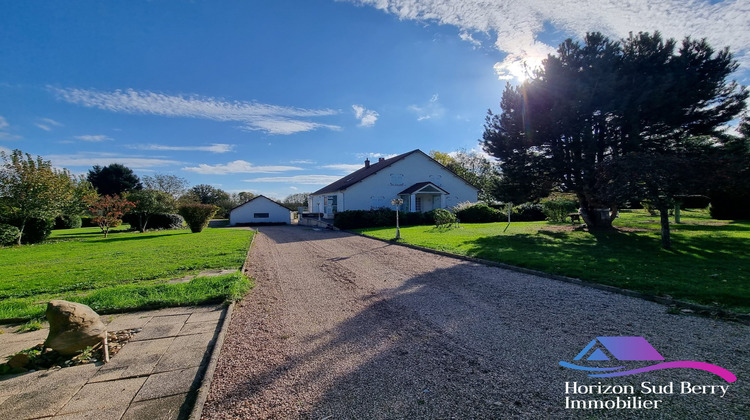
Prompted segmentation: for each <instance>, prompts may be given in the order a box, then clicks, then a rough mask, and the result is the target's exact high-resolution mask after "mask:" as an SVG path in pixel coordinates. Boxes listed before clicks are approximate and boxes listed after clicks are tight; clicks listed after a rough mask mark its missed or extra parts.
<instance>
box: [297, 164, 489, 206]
mask: <svg viewBox="0 0 750 420" xmlns="http://www.w3.org/2000/svg"><path fill="white" fill-rule="evenodd" d="M478 192H479V190H478V189H477V188H476V187H474V186H473V185H471V184H470V183H469V182H468V181H466V180H465V179H463V178H461V177H460V176H458V175H457V174H456V173H455V172H453V171H451V170H450V169H448V168H446V167H445V166H443V165H441V164H440V163H438V162H437V161H436V160H434V159H432V158H431V157H429V156H428V155H427V154H425V153H424V152H422V151H421V150H419V149H417V150H412V151H411V152H408V153H404V154H402V155H398V156H394V157H392V158H389V159H383V158H380V159H379V160H378V161H377V162H374V163H370V161H369V160H365V166H364V167H363V168H362V169H359V170H357V171H355V172H353V173H351V174H349V175H347V176H345V177H343V178H341V179H339V180H338V181H336V182H334V183H332V184H330V185H328V186H326V187H323V188H321V189H319V190H318V191H315V192H314V193H312V194H310V197H309V198H308V210H309V212H310V213H322V214H323V217H325V218H333V215H334V213H336V212H340V211H345V210H371V209H377V208H380V207H390V208H393V206H392V205H391V200H393V199H395V198H401V199H402V200H404V204H402V205H401V210H402V211H407V212H416V211H422V212H425V211H430V210H433V209H436V208H443V209H444V208H449V207H452V206H455V205H456V204H458V203H462V202H464V201H471V202H475V201H477V194H478Z"/></svg>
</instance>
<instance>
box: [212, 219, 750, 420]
mask: <svg viewBox="0 0 750 420" xmlns="http://www.w3.org/2000/svg"><path fill="white" fill-rule="evenodd" d="M260 232H261V234H259V235H257V236H256V238H255V243H254V245H253V249H252V250H251V253H250V262H251V264H250V268H249V270H250V275H252V276H253V277H255V278H256V280H257V286H256V287H255V289H253V291H252V292H250V294H249V295H248V296H247V297H246V299H245V300H244V301H243V302H242V303H241V304H240V305H239V306H238V307H237V308H236V310H235V312H234V316H233V318H232V322H231V324H230V327H229V330H228V334H227V338H226V341H225V342H224V347H223V350H222V353H221V357H220V360H219V363H218V366H217V369H216V373H215V376H214V379H213V382H212V386H211V391H210V396H209V399H208V402H207V403H206V405H205V408H204V411H203V416H204V418H209V419H213V418H312V419H349V418H362V419H370V418H378V419H386V418H388V419H390V418H410V419H411V418H459V419H466V418H566V417H570V418H587V417H588V418H600V417H615V418H616V417H627V418H640V417H643V418H748V416H750V385H748V382H749V381H750V327H748V326H745V325H741V324H736V323H731V322H725V321H717V320H712V319H707V318H700V317H693V316H687V315H671V314H668V313H667V308H666V307H664V306H662V305H659V304H656V303H652V302H647V301H643V300H640V299H636V298H630V297H626V296H621V295H616V294H611V293H608V292H603V291H600V290H596V289H590V288H586V287H581V286H577V285H574V284H568V283H563V282H559V281H555V280H549V279H546V278H541V277H537V276H532V275H527V274H521V273H517V272H513V271H508V270H504V269H500V268H495V267H487V266H483V265H480V264H475V263H470V262H466V261H462V260H458V259H453V258H447V257H442V256H437V255H434V254H430V253H425V252H421V251H416V250H412V249H408V248H405V247H400V246H397V245H391V244H387V243H384V242H380V241H376V240H372V239H367V238H362V237H359V236H355V235H351V234H347V233H342V232H332V231H322V230H312V229H309V228H303V227H291V226H289V227H286V226H280V227H267V228H265V227H264V228H261V229H260ZM598 336H643V337H645V338H646V340H648V342H650V343H651V344H652V345H653V347H654V348H655V349H657V350H658V351H659V353H661V355H662V356H664V358H665V359H666V361H678V360H689V361H701V362H708V363H713V364H716V365H719V366H723V367H724V368H726V369H728V370H730V371H731V372H733V373H734V374H735V375H736V376H737V377H738V378H739V379H738V380H737V381H736V382H734V383H732V384H728V383H727V382H726V381H724V380H723V379H721V378H720V377H718V376H716V375H714V374H712V373H708V372H704V371H699V370H694V369H665V370H661V371H655V372H648V373H641V374H638V375H633V376H624V377H618V378H599V379H596V378H589V377H587V376H586V373H585V372H582V371H576V370H570V369H565V368H562V367H561V366H559V364H558V362H559V361H568V362H574V360H573V358H574V357H575V356H576V355H577V354H578V353H579V352H580V351H581V350H582V349H583V348H584V347H585V346H586V345H587V344H588V343H589V342H590V341H591V340H592V339H594V338H595V337H598ZM630 363H633V362H630ZM635 363H639V362H635ZM640 363H643V362H640ZM647 364H648V363H647ZM566 382H568V383H570V384H572V383H573V382H577V383H578V385H581V384H586V385H591V384H593V385H596V384H598V383H601V384H602V385H621V386H624V385H632V386H633V387H634V389H635V390H636V393H635V394H633V395H620V397H621V398H622V399H628V398H641V399H644V400H661V402H660V403H658V404H659V405H658V409H651V410H646V409H640V410H628V409H622V410H616V409H613V410H598V411H597V410H582V409H566V396H567V397H571V398H573V399H599V400H606V399H614V398H615V397H616V396H615V395H593V396H592V395H572V394H567V395H566ZM642 382H650V383H651V385H662V386H667V385H668V384H670V383H672V384H673V392H674V393H673V394H671V395H670V394H667V395H657V396H655V395H653V394H649V395H646V394H644V393H638V392H639V391H642V388H641V383H642ZM683 382H690V383H691V386H693V385H723V386H727V385H729V387H728V390H727V391H726V394H725V395H724V396H723V397H721V396H720V395H710V394H709V395H706V394H693V393H690V394H680V391H681V384H682V383H683ZM690 389H692V388H690ZM702 389H703V388H702ZM705 389H706V390H708V388H705ZM714 389H715V390H718V388H714ZM664 390H665V391H667V390H668V388H664Z"/></svg>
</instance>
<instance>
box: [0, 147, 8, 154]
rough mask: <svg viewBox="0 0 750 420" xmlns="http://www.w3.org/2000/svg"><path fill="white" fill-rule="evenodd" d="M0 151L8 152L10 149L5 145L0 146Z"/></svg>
mask: <svg viewBox="0 0 750 420" xmlns="http://www.w3.org/2000/svg"><path fill="white" fill-rule="evenodd" d="M0 152H4V153H10V149H8V148H7V147H3V146H0Z"/></svg>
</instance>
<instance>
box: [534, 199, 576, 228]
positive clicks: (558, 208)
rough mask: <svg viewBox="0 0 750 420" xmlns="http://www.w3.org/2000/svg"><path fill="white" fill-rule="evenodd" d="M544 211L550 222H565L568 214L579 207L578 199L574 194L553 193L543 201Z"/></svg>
mask: <svg viewBox="0 0 750 420" xmlns="http://www.w3.org/2000/svg"><path fill="white" fill-rule="evenodd" d="M541 205H542V212H543V213H544V215H545V216H546V217H547V220H549V221H550V222H564V221H565V218H567V217H568V214H570V213H573V212H575V211H576V210H577V209H578V200H577V199H576V197H575V195H573V194H553V195H551V196H549V197H547V198H545V199H543V200H542V202H541Z"/></svg>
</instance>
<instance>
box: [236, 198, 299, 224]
mask: <svg viewBox="0 0 750 420" xmlns="http://www.w3.org/2000/svg"><path fill="white" fill-rule="evenodd" d="M291 220H292V212H291V210H289V209H287V208H286V207H284V206H282V205H281V204H279V203H276V202H275V201H273V200H271V199H269V198H266V197H264V196H262V195H261V196H258V197H255V198H253V199H252V200H250V201H248V202H247V203H245V204H243V205H241V206H238V207H235V208H234V209H232V211H231V212H229V225H230V226H235V225H237V224H238V223H291Z"/></svg>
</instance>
